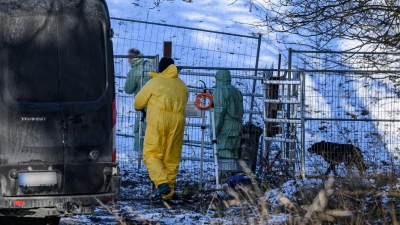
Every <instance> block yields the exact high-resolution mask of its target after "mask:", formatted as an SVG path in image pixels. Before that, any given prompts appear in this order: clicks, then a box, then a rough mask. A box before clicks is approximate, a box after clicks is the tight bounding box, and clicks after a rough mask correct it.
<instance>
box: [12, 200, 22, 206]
mask: <svg viewBox="0 0 400 225" xmlns="http://www.w3.org/2000/svg"><path fill="white" fill-rule="evenodd" d="M24 205H25V201H24V200H14V206H24Z"/></svg>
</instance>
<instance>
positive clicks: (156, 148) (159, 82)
mask: <svg viewBox="0 0 400 225" xmlns="http://www.w3.org/2000/svg"><path fill="white" fill-rule="evenodd" d="M159 71H160V73H154V72H150V76H152V77H153V78H152V79H150V80H149V81H148V82H147V83H146V85H145V86H143V88H142V89H141V90H140V91H139V93H138V94H137V96H136V98H135V103H134V108H135V109H136V110H142V109H144V108H145V107H147V128H146V133H145V137H144V148H143V161H144V164H145V165H146V167H147V170H148V171H149V176H150V179H151V180H152V181H153V183H154V184H155V186H156V188H157V190H156V191H155V192H154V193H153V194H152V195H151V196H150V198H151V199H155V198H158V197H160V196H162V198H163V199H164V200H168V199H170V198H171V197H172V195H173V194H174V191H175V188H174V184H175V180H176V176H177V174H178V168H179V163H180V160H181V154H182V143H183V133H184V127H185V111H186V104H187V101H188V97H189V91H188V88H187V86H186V84H185V83H184V82H183V81H182V80H181V79H180V78H178V69H177V67H176V66H175V65H174V60H173V59H171V58H165V57H164V58H162V59H161V60H160V63H159Z"/></svg>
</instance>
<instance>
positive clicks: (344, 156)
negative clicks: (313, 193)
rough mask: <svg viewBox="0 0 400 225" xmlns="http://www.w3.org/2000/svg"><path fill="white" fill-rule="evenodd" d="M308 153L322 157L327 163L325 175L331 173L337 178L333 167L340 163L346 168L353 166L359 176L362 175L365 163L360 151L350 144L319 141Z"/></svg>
mask: <svg viewBox="0 0 400 225" xmlns="http://www.w3.org/2000/svg"><path fill="white" fill-rule="evenodd" d="M308 151H309V152H310V153H315V154H317V155H320V156H322V158H324V160H325V161H326V162H327V163H329V167H328V169H327V170H326V172H325V175H328V174H329V173H330V172H331V171H333V174H335V175H336V176H337V172H336V168H335V167H336V165H338V164H340V163H341V162H344V163H345V166H346V168H349V167H353V166H355V167H356V168H357V169H358V170H359V171H360V174H362V175H364V171H365V163H364V157H363V155H362V152H361V149H359V148H358V147H356V146H354V145H352V144H339V143H333V142H325V141H321V142H317V143H314V144H313V145H312V146H311V148H309V149H308Z"/></svg>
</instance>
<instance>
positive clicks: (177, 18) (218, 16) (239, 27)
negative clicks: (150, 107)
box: [60, 0, 400, 225]
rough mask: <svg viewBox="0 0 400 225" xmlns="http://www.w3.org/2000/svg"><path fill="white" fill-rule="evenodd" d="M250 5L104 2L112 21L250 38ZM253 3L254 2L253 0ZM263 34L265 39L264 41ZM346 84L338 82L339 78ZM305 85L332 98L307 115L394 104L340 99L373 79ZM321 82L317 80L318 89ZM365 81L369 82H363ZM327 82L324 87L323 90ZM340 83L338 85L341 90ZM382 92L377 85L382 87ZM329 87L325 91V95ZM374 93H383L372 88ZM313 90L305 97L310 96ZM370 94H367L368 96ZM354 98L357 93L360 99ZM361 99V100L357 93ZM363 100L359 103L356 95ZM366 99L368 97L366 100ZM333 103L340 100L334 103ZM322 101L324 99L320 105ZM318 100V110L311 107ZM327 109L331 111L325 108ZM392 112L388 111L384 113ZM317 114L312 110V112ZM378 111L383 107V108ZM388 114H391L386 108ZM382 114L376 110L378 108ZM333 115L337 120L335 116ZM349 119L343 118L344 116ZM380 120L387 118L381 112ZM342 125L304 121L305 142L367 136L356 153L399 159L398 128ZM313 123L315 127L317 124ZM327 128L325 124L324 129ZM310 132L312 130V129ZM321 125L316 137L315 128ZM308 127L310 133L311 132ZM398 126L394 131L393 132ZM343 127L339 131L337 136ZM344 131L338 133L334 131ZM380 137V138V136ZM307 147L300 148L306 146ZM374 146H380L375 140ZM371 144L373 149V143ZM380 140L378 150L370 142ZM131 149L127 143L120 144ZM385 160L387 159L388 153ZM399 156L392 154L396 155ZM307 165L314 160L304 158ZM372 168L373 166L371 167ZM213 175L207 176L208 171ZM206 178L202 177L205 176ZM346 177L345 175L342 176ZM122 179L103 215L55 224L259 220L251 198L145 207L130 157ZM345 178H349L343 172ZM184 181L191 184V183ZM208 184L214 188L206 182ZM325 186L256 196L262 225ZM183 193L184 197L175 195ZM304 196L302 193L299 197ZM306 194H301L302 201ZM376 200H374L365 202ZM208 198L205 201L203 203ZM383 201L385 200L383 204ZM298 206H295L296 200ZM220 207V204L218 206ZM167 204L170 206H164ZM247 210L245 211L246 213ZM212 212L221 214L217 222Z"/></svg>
mask: <svg viewBox="0 0 400 225" xmlns="http://www.w3.org/2000/svg"><path fill="white" fill-rule="evenodd" d="M250 2H252V1H249V0H219V1H215V0H214V1H213V0H192V1H190V2H189V1H182V0H140V1H139V0H130V1H127V0H109V1H107V3H108V6H109V10H110V14H111V16H112V17H116V18H128V19H134V20H141V21H149V22H156V23H166V24H174V25H179V26H185V27H194V28H201V29H208V30H216V31H224V32H230V33H235V34H244V35H248V34H253V33H258V32H263V31H262V28H261V27H258V26H257V25H258V24H260V18H262V12H261V9H260V7H258V6H257V4H255V5H253V6H252V7H250ZM255 2H257V1H255ZM250 8H251V12H250ZM267 38H268V34H265V38H264V39H263V40H266V39H267ZM280 52H281V51H280V50H279V49H278V48H277V47H276V45H274V44H271V45H269V46H266V47H263V48H262V49H261V56H262V57H261V60H262V61H264V62H268V63H271V64H272V63H273V60H272V59H273V58H276V55H277V54H279V53H280ZM343 79H344V78H343ZM306 81H307V85H308V86H309V87H310V90H313V91H312V94H311V95H312V96H318V95H321V94H320V93H319V92H318V91H319V90H321V89H323V88H328V87H330V88H332V89H331V90H330V91H331V92H332V93H330V92H329V90H328V89H329V88H328V89H325V92H324V93H325V94H326V93H328V94H329V93H330V95H329V96H323V98H319V99H324V100H315V99H308V100H307V101H308V102H307V104H308V105H309V108H308V109H307V110H308V111H309V113H310V114H313V115H314V116H315V115H319V114H318V113H320V114H323V115H324V116H325V117H326V116H327V115H329V113H332V109H336V108H340V111H336V112H337V113H339V114H340V115H338V118H344V117H345V118H347V117H351V116H354V115H355V114H361V112H362V110H363V109H364V108H365V107H366V106H368V105H370V104H375V105H374V107H378V108H383V109H385V107H389V106H390V107H395V108H396V107H397V106H396V105H393V102H390V103H388V102H386V101H385V98H381V99H379V100H376V102H365V101H364V102H348V101H347V100H346V98H349V97H354V96H355V95H357V93H356V92H355V91H353V90H358V91H360V92H361V91H362V90H363V89H365V88H371V87H372V86H373V85H376V84H375V83H373V81H371V80H368V79H367V78H365V79H364V80H360V81H357V82H354V83H353V84H354V85H357V87H356V88H353V89H351V88H348V87H349V86H350V84H349V82H350V81H348V80H330V79H329V78H326V79H320V80H318V79H317V78H315V77H314V78H313V77H307V80H306ZM319 82H322V83H323V84H322V85H321V84H320V83H319ZM368 82H369V85H367V86H366V85H365V84H366V83H368ZM327 84H329V85H330V86H329V85H328V86H327ZM340 85H342V86H340ZM338 86H339V87H341V88H342V89H343V90H342V91H338V90H337V89H336V87H338ZM380 88H381V87H380ZM326 90H328V92H327V91H326ZM374 91H381V92H384V90H379V89H378V88H376V89H375V90H374ZM310 93H311V92H310ZM371 93H372V92H371ZM358 97H360V96H358ZM361 97H362V96H361ZM359 99H362V98H359ZM365 99H366V100H368V98H365ZM336 100H338V101H337V102H336ZM323 101H325V102H323ZM312 103H316V105H317V106H319V107H317V106H316V105H312ZM329 107H331V108H329ZM390 110H392V109H390ZM316 111H318V112H316ZM383 111H384V110H383ZM392 111H393V110H392ZM379 112H380V113H383V112H382V111H379ZM382 115H383V114H379V115H374V112H371V113H370V114H364V115H363V116H364V117H365V118H371V117H374V116H375V118H376V117H380V116H382ZM335 116H337V115H335ZM346 116H347V117H346ZM383 116H385V115H383ZM389 116H390V117H391V118H395V117H396V115H389ZM342 125H343V124H339V123H330V124H328V126H330V127H327V126H325V125H324V124H322V125H318V124H317V123H308V124H307V128H306V132H307V140H308V141H310V142H311V141H312V142H315V141H319V140H321V139H329V138H331V137H332V135H333V136H335V137H338V135H337V134H340V135H339V137H340V138H341V140H340V141H343V142H346V140H347V139H351V140H360V141H361V140H363V139H365V138H367V139H368V140H370V142H363V146H362V149H370V148H373V149H378V150H376V152H385V151H382V149H389V151H388V152H387V153H386V154H387V155H385V156H384V157H385V159H386V158H389V159H388V161H390V160H391V159H390V154H393V155H395V154H397V148H396V146H394V145H395V144H397V143H398V141H397V136H399V135H397V134H396V133H395V132H397V130H398V129H397V128H396V127H395V128H392V129H391V130H388V126H386V125H385V123H381V124H372V123H369V124H368V126H364V127H362V129H361V130H360V131H358V133H357V132H355V133H354V134H352V133H349V132H350V131H357V130H358V129H359V128H358V127H353V128H352V130H348V127H346V128H345V127H342ZM317 126H319V127H317ZM323 126H325V127H323ZM332 127H334V128H340V129H338V130H339V131H338V133H334V134H332V133H329V132H324V131H323V130H326V129H327V128H332ZM314 128H316V129H314ZM318 128H321V129H322V132H315V130H317V131H318V130H321V129H318ZM313 129H314V130H313ZM399 129H400V128H399ZM340 130H342V131H340ZM340 132H342V133H340ZM391 133H393V135H392V136H386V139H388V138H391V139H394V140H395V141H388V143H381V142H380V141H377V140H376V139H377V138H376V137H377V136H379V137H382V136H383V135H388V134H391ZM380 139H381V138H380ZM310 142H307V145H306V148H307V147H308V146H309V145H310V144H311V143H310ZM378 142H379V143H378ZM374 143H375V144H374ZM376 143H378V145H377V144H376ZM126 147H127V148H130V146H126ZM388 155H389V156H388ZM395 156H396V157H397V155H395ZM308 157H311V158H313V157H318V156H308ZM372 157H378V158H379V157H380V156H375V152H368V155H366V159H367V161H368V160H370V159H371V158H372ZM310 162H312V160H310ZM315 165H316V164H315V163H312V164H310V165H307V166H308V168H309V169H310V171H311V172H310V173H317V172H318V171H319V172H320V171H323V172H324V171H325V169H326V166H327V164H326V163H323V165H320V167H318V168H317V167H316V166H315ZM311 169H313V170H314V171H312V170H311ZM375 169H376V167H375ZM211 172H212V171H211ZM211 174H212V173H210V174H208V175H206V177H208V178H210V176H211ZM341 175H346V174H341ZM121 176H122V177H123V181H122V189H121V200H120V201H118V202H117V203H116V204H115V205H109V206H108V207H109V208H108V210H111V213H110V211H108V210H107V209H106V207H103V206H99V207H97V208H96V212H95V214H94V215H89V216H75V217H72V218H63V219H62V220H61V223H60V224H62V225H66V224H118V223H119V221H118V220H119V218H122V220H123V221H125V222H126V223H127V224H240V223H242V224H248V223H252V222H254V221H257V220H260V215H261V214H262V213H258V214H257V213H254V212H255V211H257V209H259V208H260V207H259V206H258V205H254V204H251V203H250V202H251V201H248V202H244V203H240V204H238V205H232V206H231V207H230V208H229V209H228V210H227V211H226V212H224V213H223V214H220V213H221V212H219V211H218V209H216V208H213V207H211V204H210V201H213V202H218V200H217V199H213V198H212V196H213V195H212V193H213V192H210V193H209V195H207V196H203V197H204V198H203V199H202V198H201V197H202V196H197V198H196V199H190V198H187V199H176V200H175V202H176V203H178V205H170V206H165V205H160V204H150V203H149V201H147V200H143V198H144V197H146V196H148V195H149V193H150V191H151V182H150V180H149V178H148V174H147V171H146V169H145V168H144V166H143V165H142V167H141V168H140V169H137V162H135V161H134V160H133V161H132V162H131V165H130V166H127V167H124V169H123V170H122V171H121ZM189 176H190V174H184V173H183V174H179V176H178V181H177V186H178V187H188V188H187V189H185V190H190V189H196V188H197V186H196V185H197V184H196V183H195V182H194V183H191V184H188V183H185V181H186V180H188V179H189ZM347 176H351V174H350V175H347ZM189 180H190V179H189ZM377 180H378V179H370V180H368V181H365V180H364V181H362V182H361V183H363V184H364V183H367V185H366V186H368V185H372V186H374V185H376V182H377ZM209 185H211V186H212V185H213V184H212V182H210V184H209ZM324 185H325V183H323V181H322V180H321V179H304V180H300V181H293V180H291V181H288V182H286V183H283V184H282V186H281V187H280V188H276V189H271V190H269V191H267V192H266V193H264V194H263V195H262V196H263V197H261V199H264V200H265V199H267V200H268V204H269V205H268V209H271V211H270V212H269V213H268V216H266V217H265V218H267V219H265V220H262V221H264V222H265V223H268V224H282V223H284V222H285V221H288V220H289V219H290V218H291V216H290V214H289V213H285V212H287V211H285V210H283V208H285V207H287V205H292V206H291V207H296V204H297V203H299V201H300V200H301V199H299V196H303V195H304V193H300V191H299V190H300V189H301V188H302V189H306V190H307V189H310V190H311V189H313V190H319V189H321V190H322V189H324ZM382 186H383V188H382V190H386V191H388V190H389V189H390V187H389V186H386V185H382ZM179 189H181V188H177V191H181V192H182V189H181V190H179ZM181 194H182V193H181ZM302 194H303V195H302ZM317 194H318V191H316V192H313V193H311V194H310V193H308V195H309V196H308V197H310V198H311V199H312V198H313V197H315V196H317ZM303 197H304V196H303ZM371 199H372V200H371V201H374V200H375V199H374V198H371ZM208 200H209V201H208ZM387 201H388V202H389V200H388V199H387ZM296 202H297V203H296ZM220 204H221V205H223V204H222V203H221V202H220ZM169 207H170V208H169ZM247 209H248V210H249V211H246V210H247ZM244 211H245V215H246V216H247V218H246V221H244V220H243V212H244ZM216 215H219V216H218V217H219V218H217V216H216Z"/></svg>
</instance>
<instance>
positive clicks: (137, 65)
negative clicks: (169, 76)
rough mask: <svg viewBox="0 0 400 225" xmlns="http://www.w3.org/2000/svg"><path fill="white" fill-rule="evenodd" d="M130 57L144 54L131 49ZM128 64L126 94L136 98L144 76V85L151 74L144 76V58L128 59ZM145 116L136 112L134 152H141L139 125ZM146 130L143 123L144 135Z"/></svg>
mask: <svg viewBox="0 0 400 225" xmlns="http://www.w3.org/2000/svg"><path fill="white" fill-rule="evenodd" d="M128 55H131V56H143V54H141V53H140V51H139V50H137V49H134V48H132V49H129V51H128ZM128 62H129V64H130V66H131V69H130V70H129V72H128V74H127V76H126V82H125V87H124V88H125V93H127V94H134V96H136V95H137V93H138V92H139V90H140V88H141V87H142V76H143V85H144V84H146V82H147V81H148V80H150V78H151V77H150V75H149V73H144V74H143V58H135V57H133V58H128ZM146 66H147V67H149V64H146ZM142 116H143V115H142V114H141V112H140V111H136V115H135V124H134V128H133V129H134V130H133V132H134V134H135V139H134V147H133V150H134V151H139V150H140V145H139V138H140V135H139V123H140V119H141V117H142ZM145 130H146V124H145V123H142V134H143V133H144V131H145Z"/></svg>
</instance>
